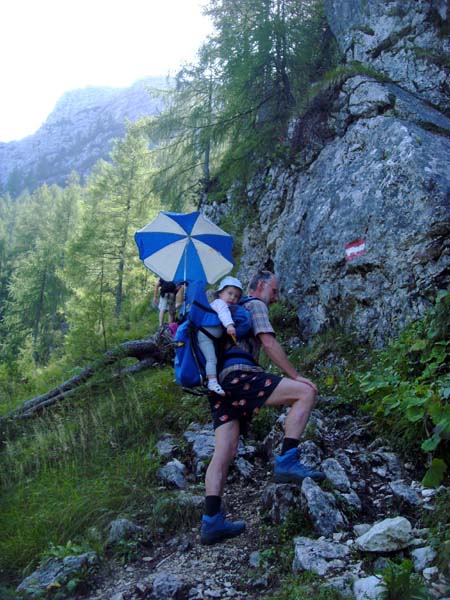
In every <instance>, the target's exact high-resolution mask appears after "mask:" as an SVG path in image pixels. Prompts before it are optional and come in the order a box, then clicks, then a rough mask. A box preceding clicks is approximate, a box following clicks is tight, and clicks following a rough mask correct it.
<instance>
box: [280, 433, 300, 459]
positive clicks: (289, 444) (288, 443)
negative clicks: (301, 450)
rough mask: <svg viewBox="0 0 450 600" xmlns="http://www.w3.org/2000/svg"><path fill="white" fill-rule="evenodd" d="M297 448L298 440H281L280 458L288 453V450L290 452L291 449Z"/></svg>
mask: <svg viewBox="0 0 450 600" xmlns="http://www.w3.org/2000/svg"><path fill="white" fill-rule="evenodd" d="M297 446H298V440H296V439H295V438H288V437H285V438H284V440H283V445H282V446H281V456H283V454H286V452H288V451H289V450H292V448H297Z"/></svg>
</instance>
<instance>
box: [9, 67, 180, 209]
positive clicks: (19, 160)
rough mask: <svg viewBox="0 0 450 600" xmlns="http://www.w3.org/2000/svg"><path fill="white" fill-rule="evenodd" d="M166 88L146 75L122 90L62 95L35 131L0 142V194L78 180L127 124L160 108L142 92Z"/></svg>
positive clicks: (103, 156) (105, 154)
mask: <svg viewBox="0 0 450 600" xmlns="http://www.w3.org/2000/svg"><path fill="white" fill-rule="evenodd" d="M167 85H168V83H167V79H166V78H164V77H147V78H145V79H140V80H138V81H136V82H135V83H134V84H133V85H131V86H130V87H126V88H115V87H94V86H92V87H87V88H84V89H76V90H71V91H69V92H66V93H65V94H64V95H63V96H61V98H60V99H59V100H58V102H57V103H56V106H55V108H54V109H53V111H52V112H51V113H50V115H49V116H48V117H47V119H46V121H45V122H44V123H43V125H42V126H41V127H40V128H39V129H38V130H37V131H36V133H34V134H33V135H29V136H27V137H25V138H23V139H22V140H19V141H12V142H0V193H2V194H4V193H6V192H8V193H9V194H11V196H13V197H16V196H18V195H19V194H20V193H21V192H22V191H24V190H25V189H28V191H33V190H34V189H36V188H37V187H39V186H41V185H43V184H44V183H46V184H48V185H51V184H54V183H56V184H58V185H60V186H64V185H65V184H66V183H67V179H68V177H69V175H70V173H72V172H73V171H76V172H77V173H78V174H79V175H80V177H81V179H82V180H84V178H85V177H86V176H87V175H88V174H89V172H90V170H91V169H92V167H93V165H94V164H95V163H96V162H97V161H98V160H99V159H105V160H106V159H108V155H109V152H110V151H111V149H112V146H113V140H114V139H116V138H122V137H123V135H124V133H125V130H126V122H127V121H131V122H135V121H137V120H138V119H139V118H141V117H144V116H151V115H155V114H157V113H158V112H159V111H160V110H161V106H162V103H161V101H160V100H155V99H153V98H152V97H151V96H150V94H149V92H148V89H149V88H152V87H153V88H164V87H167Z"/></svg>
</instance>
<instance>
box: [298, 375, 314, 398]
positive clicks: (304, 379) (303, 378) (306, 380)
mask: <svg viewBox="0 0 450 600" xmlns="http://www.w3.org/2000/svg"><path fill="white" fill-rule="evenodd" d="M295 381H301V382H302V383H304V384H305V385H309V387H310V388H312V389H313V390H314V391H315V392H316V394H317V393H318V391H319V390H318V389H317V386H316V385H315V384H314V383H313V382H312V381H310V380H309V379H306V378H305V377H302V376H301V375H298V376H297V377H295Z"/></svg>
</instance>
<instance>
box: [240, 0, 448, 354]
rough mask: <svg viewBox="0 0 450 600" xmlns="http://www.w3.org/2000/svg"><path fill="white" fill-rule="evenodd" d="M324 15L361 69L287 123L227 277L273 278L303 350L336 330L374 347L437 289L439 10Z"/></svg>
mask: <svg viewBox="0 0 450 600" xmlns="http://www.w3.org/2000/svg"><path fill="white" fill-rule="evenodd" d="M325 5H326V10H327V15H328V19H329V23H330V26H331V29H332V30H333V32H334V33H335V35H336V38H337V40H338V43H339V44H340V46H341V49H342V51H343V53H344V54H345V56H346V58H347V60H348V61H358V63H360V64H362V67H359V70H358V68H356V69H355V66H354V65H353V67H352V68H350V67H349V68H348V72H347V74H346V75H343V76H340V77H336V79H335V81H334V82H333V83H332V84H331V85H328V87H327V88H326V89H322V90H321V91H320V92H318V93H317V95H316V97H315V99H314V100H313V101H312V102H311V105H310V107H309V109H308V110H307V111H306V114H304V115H303V116H302V117H301V118H300V119H299V120H297V122H295V123H293V124H292V127H291V130H290V139H289V144H288V146H289V149H288V150H287V153H288V152H289V151H291V153H292V155H291V158H290V159H289V160H286V161H285V162H284V163H283V164H278V165H276V166H271V167H270V168H269V169H268V170H267V172H265V173H262V174H261V176H260V178H259V179H256V180H255V181H253V182H252V190H253V191H252V192H248V202H249V205H250V206H251V211H252V215H254V216H255V218H254V220H253V221H252V223H251V224H250V225H248V226H247V227H246V229H245V231H244V249H243V255H242V260H241V262H242V264H243V265H245V267H243V268H241V271H240V273H239V276H240V277H241V278H242V279H243V280H244V281H245V280H246V279H247V278H248V275H249V273H250V272H251V271H252V270H253V269H254V268H255V267H261V266H265V267H269V268H274V270H275V271H276V272H277V273H278V274H279V276H280V287H281V290H282V292H283V294H282V295H283V296H284V298H285V299H288V300H289V302H290V303H291V304H292V305H293V306H295V307H296V308H297V309H298V318H299V323H300V328H301V333H302V335H303V337H304V338H305V339H308V338H310V337H311V336H313V335H315V334H317V333H319V332H321V331H324V330H326V329H328V328H330V327H336V326H337V327H340V328H342V329H343V330H344V331H346V332H347V333H352V334H354V335H355V336H356V339H357V340H359V341H369V342H371V343H372V344H373V345H375V346H379V345H382V344H383V343H384V341H385V340H386V339H387V338H388V337H390V336H391V335H393V334H395V332H396V331H398V329H399V328H400V327H401V326H403V325H404V324H405V322H408V321H410V320H411V319H414V318H417V317H420V316H422V315H423V314H424V312H425V310H426V309H427V308H429V307H430V306H431V303H432V302H433V299H434V296H435V294H436V291H437V290H438V289H441V288H445V287H446V286H447V284H448V274H449V267H450V256H449V246H448V239H449V231H450V219H449V216H450V168H449V166H450V118H449V116H448V115H449V109H450V96H449V84H448V81H449V78H448V66H446V65H445V60H444V57H445V56H447V60H448V55H449V53H450V45H449V40H448V36H447V35H446V32H448V27H449V23H450V16H449V9H448V3H447V2H439V1H435V2H429V1H416V0H414V1H413V0H409V1H404V2H401V3H400V2H381V1H380V0H370V1H364V2H363V1H362V0H346V1H345V2H341V1H340V0H339V1H337V0H327V1H326V2H325ZM368 67H370V68H372V69H374V70H376V71H377V72H378V73H379V75H380V77H375V76H374V77H371V76H368V75H366V74H365V71H364V69H366V71H367V68H368ZM352 69H353V70H352ZM268 181H269V184H267V182H268ZM255 190H259V192H255Z"/></svg>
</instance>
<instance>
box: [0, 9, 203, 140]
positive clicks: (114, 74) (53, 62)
mask: <svg viewBox="0 0 450 600" xmlns="http://www.w3.org/2000/svg"><path fill="white" fill-rule="evenodd" d="M205 4H206V0H1V1H0V84H1V91H0V142H7V141H10V140H13V139H22V138H23V137H25V136H27V135H30V134H32V133H34V132H35V131H36V130H37V129H38V128H39V127H40V125H41V124H42V123H43V122H44V121H45V119H46V118H47V116H48V115H49V114H50V112H51V111H52V110H53V108H54V106H55V104H56V102H57V101H58V99H59V98H60V97H61V96H62V94H63V93H64V92H66V91H69V90H73V89H77V88H84V87H86V86H89V85H99V86H102V85H105V86H113V87H126V86H129V85H131V84H132V83H134V82H135V81H136V80H137V79H140V78H142V77H146V76H151V75H163V76H165V75H167V74H168V72H170V73H171V74H172V75H174V74H175V73H176V72H177V70H178V68H179V67H180V66H181V65H182V64H183V63H184V62H190V61H193V60H195V57H196V51H197V49H198V48H199V47H200V45H201V43H202V42H203V41H204V40H205V39H206V37H207V35H208V34H209V33H210V32H211V25H210V22H209V20H208V19H207V18H206V17H204V16H203V15H202V14H201V7H202V6H204V5H205Z"/></svg>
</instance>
